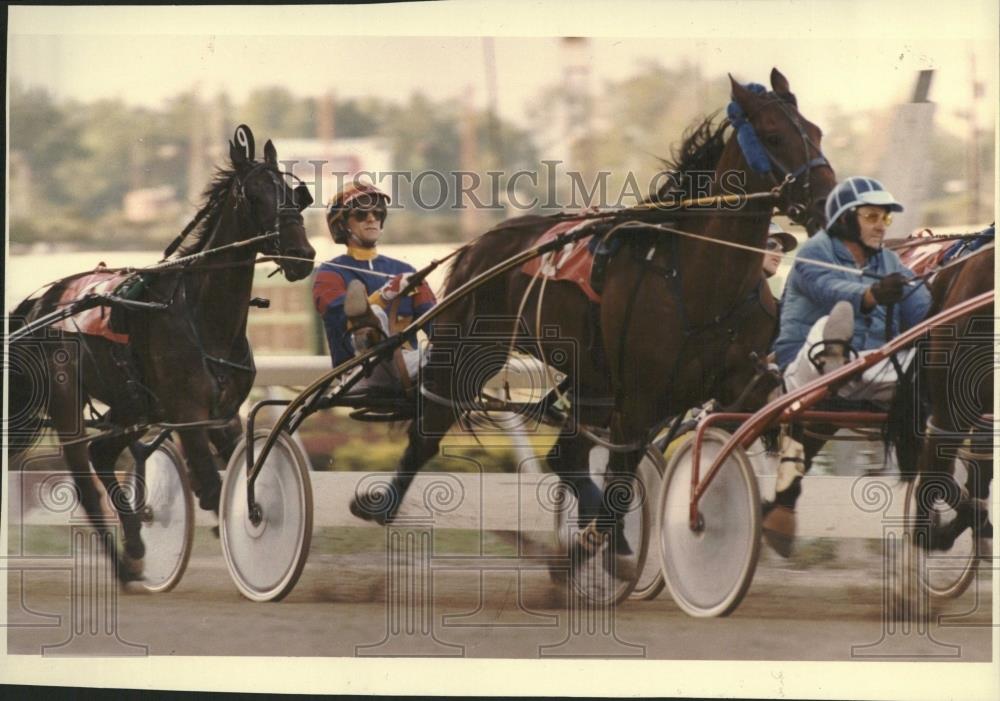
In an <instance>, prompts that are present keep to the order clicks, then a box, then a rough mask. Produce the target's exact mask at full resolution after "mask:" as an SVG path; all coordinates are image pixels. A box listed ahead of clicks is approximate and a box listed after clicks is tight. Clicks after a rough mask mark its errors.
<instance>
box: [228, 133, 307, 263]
mask: <svg viewBox="0 0 1000 701" xmlns="http://www.w3.org/2000/svg"><path fill="white" fill-rule="evenodd" d="M253 149H254V146H253V135H252V133H251V132H250V129H249V128H248V127H246V126H244V125H240V127H238V128H237V130H236V137H235V140H234V141H231V142H230V143H229V158H230V161H231V162H232V167H233V172H234V173H235V181H234V182H235V183H236V184H237V191H238V194H237V196H238V198H239V199H240V201H243V202H246V203H247V205H248V206H247V213H248V219H249V221H250V222H251V223H252V224H253V229H254V234H255V235H256V234H271V237H270V238H268V239H267V240H265V241H264V242H263V243H262V245H261V247H260V252H262V253H265V254H267V255H273V256H274V257H275V260H276V262H277V263H278V265H279V266H280V267H281V270H282V272H283V273H284V274H285V278H286V279H288V280H289V281H290V282H294V281H296V280H301V279H302V278H304V277H306V276H307V275H309V274H310V273H311V272H312V269H313V263H312V261H313V259H314V258H315V257H316V251H315V250H314V249H313V247H312V246H310V245H309V240H308V238H307V237H306V230H305V225H304V222H303V218H302V211H303V210H304V209H305V208H306V207H308V206H309V205H310V204H312V201H313V198H312V195H311V194H310V193H309V189H308V188H307V187H306V185H305V184H304V183H300V184H299V185H298V186H297V187H292V186H291V185H290V184H289V182H288V180H287V177H286V176H290V177H295V176H293V175H291V174H290V173H283V172H282V171H281V170H280V169H279V168H278V153H277V150H276V149H275V148H274V144H273V143H271V141H270V139H269V140H268V141H267V143H265V144H264V160H263V161H255V160H254V158H253V156H254V153H253Z"/></svg>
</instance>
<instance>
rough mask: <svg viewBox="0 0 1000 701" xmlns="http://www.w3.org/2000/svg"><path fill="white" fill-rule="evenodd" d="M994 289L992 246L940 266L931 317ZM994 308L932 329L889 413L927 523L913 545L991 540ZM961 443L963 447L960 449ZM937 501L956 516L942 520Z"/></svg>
mask: <svg viewBox="0 0 1000 701" xmlns="http://www.w3.org/2000/svg"><path fill="white" fill-rule="evenodd" d="M993 288H994V249H993V247H992V246H990V247H988V248H984V249H983V250H980V251H978V252H976V253H974V254H971V255H969V256H968V257H967V258H965V259H964V260H962V259H960V260H959V261H956V262H955V263H951V264H949V265H948V266H947V267H946V268H944V269H942V270H941V271H940V272H939V273H938V274H937V275H936V276H935V277H934V281H933V283H932V285H931V295H932V305H931V309H930V312H929V314H930V315H934V314H936V313H938V312H940V311H943V310H945V309H949V308H950V307H953V306H955V305H957V304H958V303H960V302H963V301H965V300H967V299H970V298H972V297H975V296H977V295H979V294H982V293H984V292H988V291H991V290H993ZM993 314H994V307H993V305H990V306H989V307H988V308H986V309H984V310H982V311H979V312H976V313H973V314H970V315H967V316H965V317H962V318H960V319H959V320H957V321H956V322H955V323H954V324H953V325H949V327H948V328H941V329H935V330H932V331H930V332H929V333H928V335H927V338H926V340H925V341H924V342H923V343H922V344H918V345H917V353H916V354H915V358H914V361H913V363H912V364H911V366H910V368H908V370H907V372H906V374H905V375H904V377H903V381H902V382H901V384H900V387H899V389H898V390H897V392H896V396H895V399H894V402H893V406H892V411H891V412H890V432H889V435H890V438H891V439H892V442H893V444H894V446H895V448H896V456H897V460H898V462H899V469H900V473H901V475H902V477H903V479H904V480H908V481H909V480H913V479H914V478H916V477H917V476H918V475H919V476H920V480H921V481H920V485H919V486H918V488H917V498H916V514H915V516H916V518H917V522H918V523H928V524H929V526H930V528H929V531H928V532H927V533H926V534H925V536H926V537H918V538H917V542H918V543H919V544H920V545H921V546H923V547H925V548H929V549H932V550H949V549H951V547H952V545H953V544H954V542H955V540H956V538H958V536H959V535H961V534H962V532H964V531H965V530H966V529H967V528H972V529H973V537H974V538H977V539H978V538H991V537H992V534H993V527H992V524H991V523H990V522H989V519H988V513H987V505H986V499H987V497H988V495H989V489H990V482H991V480H992V478H993V444H994V433H993V422H992V420H991V419H990V418H989V417H988V415H990V414H992V412H993V373H994V370H995V365H996V360H995V355H996V341H995V337H994V318H993ZM966 441H968V444H966ZM956 459H961V460H962V461H963V462H964V463H965V464H966V466H967V468H968V469H967V471H966V474H967V479H966V483H965V484H964V485H959V484H956V483H955V480H954V479H952V472H953V468H954V463H955V460H956ZM937 500H940V502H941V503H945V504H947V506H948V507H950V509H952V510H953V511H954V514H955V518H953V519H951V520H950V521H948V522H947V523H942V522H941V521H940V519H939V518H938V516H939V514H938V513H937V512H936V510H935V507H934V503H935V501H937Z"/></svg>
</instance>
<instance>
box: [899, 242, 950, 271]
mask: <svg viewBox="0 0 1000 701" xmlns="http://www.w3.org/2000/svg"><path fill="white" fill-rule="evenodd" d="M954 243H955V242H954V241H929V242H928V243H925V244H922V245H920V246H911V247H909V248H907V249H906V250H904V251H902V252H901V253H900V254H899V259H900V260H901V261H903V265H905V266H906V267H907V268H909V269H910V270H912V271H913V274H914V275H923V274H924V273H929V272H931V271H932V270H934V269H935V268H937V267H938V266H939V265H940V264H941V259H942V258H944V256H945V254H946V253H948V249H950V248H951V247H952V246H953V245H954Z"/></svg>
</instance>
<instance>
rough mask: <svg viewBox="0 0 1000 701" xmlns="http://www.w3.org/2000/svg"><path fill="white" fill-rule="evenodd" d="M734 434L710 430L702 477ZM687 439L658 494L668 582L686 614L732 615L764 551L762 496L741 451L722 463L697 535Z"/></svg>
mask: <svg viewBox="0 0 1000 701" xmlns="http://www.w3.org/2000/svg"><path fill="white" fill-rule="evenodd" d="M728 438H729V434H728V433H726V432H725V431H723V430H721V429H717V428H712V429H708V430H707V431H706V432H705V435H704V438H703V443H702V447H701V459H700V466H699V467H700V475H701V478H702V479H704V476H705V475H706V474H707V473H708V470H709V468H710V467H711V465H712V461H713V460H714V459H715V457H716V456H717V455H719V453H720V452H721V451H722V447H723V445H725V443H726V441H727V440H728ZM694 439H695V434H694V433H691V434H689V435H688V436H687V437H686V438H685V440H684V443H683V444H681V445H680V446H679V447H678V448H677V449H676V451H675V452H674V454H673V456H672V457H671V458H670V461H669V462H668V463H667V468H666V471H665V473H664V477H663V485H662V487H661V489H660V495H659V501H658V512H657V530H658V531H659V536H660V537H659V545H658V547H659V554H660V559H661V565H662V569H663V578H664V580H665V581H666V584H667V588H668V589H669V590H670V594H671V596H673V598H674V601H675V602H676V603H677V605H678V606H680V607H681V609H683V610H684V612H685V613H687V614H689V615H691V616H698V617H709V616H726V615H728V614H730V613H731V612H732V611H733V610H735V609H736V607H737V606H738V605H739V603H740V601H742V600H743V596H744V595H745V594H746V592H747V590H748V589H749V588H750V582H751V581H752V580H753V575H754V570H755V569H756V567H757V556H758V555H759V553H760V520H761V517H760V496H759V492H758V489H757V479H756V477H755V476H754V473H753V469H752V468H751V466H750V461H749V459H748V458H747V456H746V453H745V452H744V451H743V450H742V449H741V448H739V447H737V448H736V450H734V451H733V453H732V454H731V455H730V457H729V458H728V459H727V460H726V461H725V463H724V464H723V465H722V469H720V470H719V472H718V473H717V474H716V476H715V479H713V480H712V482H711V484H710V485H709V487H708V489H707V490H706V492H705V494H703V495H702V497H701V499H700V501H699V504H698V511H699V514H700V519H699V524H698V528H697V530H692V528H691V524H690V519H689V504H690V500H691V472H692V453H693V448H694Z"/></svg>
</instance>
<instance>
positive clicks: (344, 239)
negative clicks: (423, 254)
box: [313, 183, 436, 385]
mask: <svg viewBox="0 0 1000 701" xmlns="http://www.w3.org/2000/svg"><path fill="white" fill-rule="evenodd" d="M389 201H390V200H389V196H388V195H387V194H385V193H384V192H382V191H381V190H379V189H378V188H377V187H375V186H373V185H368V184H366V183H351V184H349V185H347V186H346V187H345V188H344V189H343V190H342V191H341V192H339V193H337V195H336V196H335V197H334V198H333V199H332V200H331V201H330V206H329V207H328V208H327V213H326V223H327V226H328V227H329V229H330V235H331V236H332V237H333V240H334V241H335V242H336V243H340V244H344V245H346V246H347V252H346V253H345V254H343V255H340V256H337V257H336V258H333V259H332V260H329V261H326V262H325V263H322V264H321V265H320V266H319V269H318V270H317V272H316V276H315V278H314V281H313V302H314V303H315V306H316V311H317V312H318V313H319V314H320V315H321V316H322V317H323V328H324V329H325V331H326V339H327V342H328V344H329V346H330V356H331V359H332V362H333V365H334V367H336V366H337V365H340V364H341V363H343V362H344V361H346V360H349V359H350V358H352V357H353V356H354V354H355V348H354V338H353V333H352V331H353V329H354V328H356V327H357V323H356V321H357V320H353V321H354V322H355V323H352V319H351V318H350V317H351V316H353V315H357V316H367V315H374V319H376V320H377V321H376V322H375V323H376V324H377V325H378V326H380V327H381V329H382V331H383V333H385V334H386V335H389V334H392V333H395V332H396V331H397V330H399V329H401V328H403V327H404V326H405V325H406V324H407V323H408V322H409V321H411V320H412V319H414V318H416V317H418V316H420V315H421V314H423V313H424V312H426V311H428V310H429V309H431V307H433V306H434V304H435V303H436V300H435V299H434V293H433V292H432V291H431V289H430V286H429V285H428V284H427V283H426V282H424V283H421V284H420V285H419V286H418V287H417V289H416V291H415V292H414V293H413V294H411V295H407V296H406V297H404V298H403V299H401V300H399V305H398V316H397V318H396V320H395V321H396V324H395V326H396V328H392V329H390V328H389V323H388V318H387V315H386V311H387V309H388V308H389V305H390V304H391V303H392V302H393V301H394V300H395V299H396V297H397V296H398V295H399V293H400V291H401V290H402V289H403V288H404V287H406V283H407V278H408V276H409V275H410V274H412V273H414V272H416V271H415V269H414V268H413V266H412V265H410V264H409V263H406V262H404V261H401V260H397V259H395V258H390V257H389V256H385V255H381V254H380V253H379V251H378V248H377V244H378V241H379V239H380V238H381V236H382V233H383V226H384V224H385V220H386V216H387V205H388V204H389ZM415 346H416V339H415V338H411V339H408V341H407V346H404V349H403V357H404V360H405V363H406V369H407V372H408V374H409V375H410V377H413V376H415V375H416V372H417V366H418V364H419V351H418V350H417V349H416V347H415ZM382 365H385V364H384V363H383V364H382ZM382 365H380V366H378V368H379V369H377V371H376V373H375V374H373V376H372V379H373V380H374V384H378V385H383V384H391V382H392V379H391V375H392V374H393V373H392V372H390V371H389V368H384V367H382Z"/></svg>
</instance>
